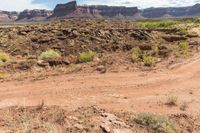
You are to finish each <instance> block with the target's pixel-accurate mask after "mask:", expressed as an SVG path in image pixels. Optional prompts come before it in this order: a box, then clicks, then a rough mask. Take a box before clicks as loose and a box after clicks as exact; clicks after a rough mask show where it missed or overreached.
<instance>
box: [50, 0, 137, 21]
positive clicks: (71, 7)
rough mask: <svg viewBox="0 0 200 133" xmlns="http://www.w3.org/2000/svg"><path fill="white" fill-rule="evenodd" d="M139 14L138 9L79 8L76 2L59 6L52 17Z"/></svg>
mask: <svg viewBox="0 0 200 133" xmlns="http://www.w3.org/2000/svg"><path fill="white" fill-rule="evenodd" d="M137 13H139V10H138V8H137V7H123V6H119V7H118V6H78V5H77V3H76V1H72V2H69V3H67V4H58V5H57V6H56V8H55V9H54V11H53V15H52V17H105V18H113V17H133V16H134V15H135V14H137Z"/></svg>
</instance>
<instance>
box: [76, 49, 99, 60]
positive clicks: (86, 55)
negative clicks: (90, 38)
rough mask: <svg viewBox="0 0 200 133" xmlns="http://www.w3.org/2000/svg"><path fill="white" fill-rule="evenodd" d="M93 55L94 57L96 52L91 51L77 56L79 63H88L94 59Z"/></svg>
mask: <svg viewBox="0 0 200 133" xmlns="http://www.w3.org/2000/svg"><path fill="white" fill-rule="evenodd" d="M95 55H96V52H93V51H91V50H89V51H87V52H83V53H81V54H80V56H79V61H80V62H89V61H92V60H93V59H94V57H95Z"/></svg>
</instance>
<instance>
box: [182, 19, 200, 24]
mask: <svg viewBox="0 0 200 133" xmlns="http://www.w3.org/2000/svg"><path fill="white" fill-rule="evenodd" d="M180 22H184V23H200V18H186V19H182V20H180Z"/></svg>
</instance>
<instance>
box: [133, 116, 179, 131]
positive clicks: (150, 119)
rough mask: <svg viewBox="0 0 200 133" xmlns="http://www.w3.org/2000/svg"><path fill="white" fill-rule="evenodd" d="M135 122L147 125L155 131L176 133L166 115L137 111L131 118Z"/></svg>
mask: <svg viewBox="0 0 200 133" xmlns="http://www.w3.org/2000/svg"><path fill="white" fill-rule="evenodd" d="M133 121H134V122H136V123H137V124H140V125H143V126H147V127H149V128H151V129H152V130H154V131H155V132H156V133H178V132H177V129H176V127H175V125H174V123H172V122H171V121H170V120H169V119H168V118H167V117H164V116H161V115H156V114H152V113H139V114H137V116H136V117H135V118H134V120H133Z"/></svg>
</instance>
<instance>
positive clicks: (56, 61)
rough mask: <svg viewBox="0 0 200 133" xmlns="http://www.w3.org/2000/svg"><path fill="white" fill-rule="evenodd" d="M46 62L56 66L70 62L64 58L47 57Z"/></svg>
mask: <svg viewBox="0 0 200 133" xmlns="http://www.w3.org/2000/svg"><path fill="white" fill-rule="evenodd" d="M45 61H46V62H48V63H49V65H50V66H58V65H69V64H70V62H69V61H68V60H65V59H62V58H61V59H60V58H59V59H47V60H45Z"/></svg>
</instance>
